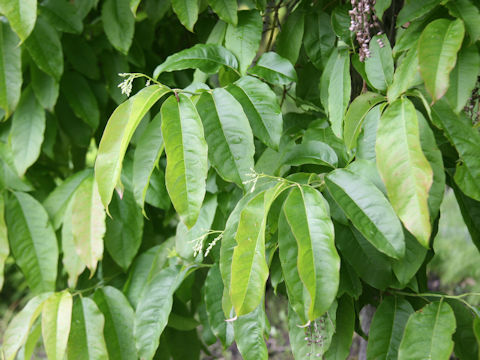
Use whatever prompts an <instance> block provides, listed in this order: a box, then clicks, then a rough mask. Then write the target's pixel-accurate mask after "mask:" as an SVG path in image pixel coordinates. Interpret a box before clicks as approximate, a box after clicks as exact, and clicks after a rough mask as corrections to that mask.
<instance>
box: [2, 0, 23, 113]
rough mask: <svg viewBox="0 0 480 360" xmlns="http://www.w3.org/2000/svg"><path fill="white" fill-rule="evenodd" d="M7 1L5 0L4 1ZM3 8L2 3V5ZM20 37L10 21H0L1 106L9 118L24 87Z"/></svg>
mask: <svg viewBox="0 0 480 360" xmlns="http://www.w3.org/2000/svg"><path fill="white" fill-rule="evenodd" d="M3 2H5V1H3ZM0 9H1V5H0ZM18 43H19V38H18V37H17V35H16V34H15V33H14V32H13V31H12V29H11V28H10V26H8V23H6V22H4V21H1V22H0V54H1V55H0V108H2V109H3V110H4V111H5V117H6V118H8V117H9V116H10V114H11V113H12V112H13V110H15V107H16V106H17V104H18V100H19V99H20V90H21V88H22V69H21V67H22V63H21V49H20V46H18Z"/></svg>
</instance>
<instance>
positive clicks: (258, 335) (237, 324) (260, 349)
mask: <svg viewBox="0 0 480 360" xmlns="http://www.w3.org/2000/svg"><path fill="white" fill-rule="evenodd" d="M266 317H267V316H266V314H265V310H264V308H263V304H259V305H258V307H257V308H256V309H254V311H252V312H251V313H249V314H247V315H243V316H240V317H239V318H238V319H236V320H235V321H234V322H233V329H234V330H233V331H234V334H235V342H236V344H237V347H238V351H240V354H242V358H243V359H244V360H267V359H268V350H267V346H266V344H265V338H264V335H263V334H264V332H265V330H266V329H265V327H266V325H265V322H266V321H267V319H266Z"/></svg>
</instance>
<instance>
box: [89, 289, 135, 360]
mask: <svg viewBox="0 0 480 360" xmlns="http://www.w3.org/2000/svg"><path fill="white" fill-rule="evenodd" d="M93 300H94V301H95V303H96V304H97V306H98V308H99V309H100V311H101V312H102V313H103V316H104V317H105V326H104V329H103V335H104V337H105V340H106V341H105V343H106V345H107V351H108V357H109V358H110V359H119V360H127V359H136V358H137V350H136V349H135V342H134V339H133V321H134V316H135V314H134V312H133V309H132V307H131V306H130V304H129V303H128V300H127V298H126V297H125V295H123V293H122V292H121V291H119V290H117V289H116V288H114V287H111V286H105V287H103V288H101V289H98V290H97V291H95V294H94V295H93Z"/></svg>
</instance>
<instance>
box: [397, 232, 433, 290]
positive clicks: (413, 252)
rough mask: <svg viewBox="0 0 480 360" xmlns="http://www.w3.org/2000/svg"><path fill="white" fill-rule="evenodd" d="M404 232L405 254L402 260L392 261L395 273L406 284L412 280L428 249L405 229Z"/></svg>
mask: <svg viewBox="0 0 480 360" xmlns="http://www.w3.org/2000/svg"><path fill="white" fill-rule="evenodd" d="M404 234H405V256H404V257H403V259H401V260H395V261H393V262H392V270H393V273H394V274H395V277H396V278H397V280H398V281H399V283H400V285H402V286H406V285H407V284H408V283H409V281H410V280H412V278H413V277H414V276H415V274H416V273H417V272H418V270H419V269H420V267H421V266H422V264H423V262H424V261H425V257H426V255H427V249H425V248H424V247H423V246H422V245H420V243H419V242H418V241H417V240H416V239H415V238H414V237H413V236H412V235H411V234H410V233H409V232H408V231H405V232H404Z"/></svg>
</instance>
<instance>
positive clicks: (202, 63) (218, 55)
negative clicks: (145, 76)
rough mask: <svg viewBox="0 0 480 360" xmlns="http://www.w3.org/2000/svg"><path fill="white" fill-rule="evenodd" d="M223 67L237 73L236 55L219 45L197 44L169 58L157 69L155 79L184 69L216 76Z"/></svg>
mask: <svg viewBox="0 0 480 360" xmlns="http://www.w3.org/2000/svg"><path fill="white" fill-rule="evenodd" d="M222 66H226V67H228V68H230V69H232V70H234V71H236V70H237V68H238V61H237V58H236V57H235V55H233V54H232V53H231V52H230V51H229V50H227V49H225V48H224V47H223V46H220V45H217V44H197V45H195V46H193V47H191V48H189V49H185V50H182V51H179V52H177V53H175V54H173V55H171V56H169V57H167V59H166V60H165V61H164V62H163V63H162V64H160V65H158V66H157V67H156V68H155V71H154V72H153V77H154V78H155V79H156V78H158V76H159V75H160V74H161V73H162V72H164V71H176V70H184V69H200V70H201V71H203V72H204V73H207V74H215V73H217V72H218V71H219V70H220V68H221V67H222Z"/></svg>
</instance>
